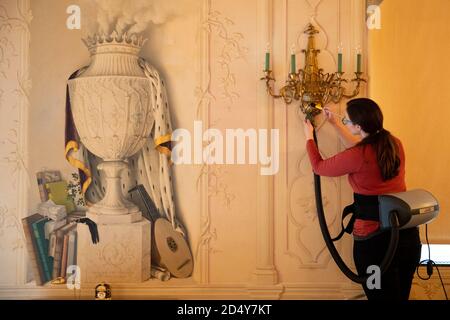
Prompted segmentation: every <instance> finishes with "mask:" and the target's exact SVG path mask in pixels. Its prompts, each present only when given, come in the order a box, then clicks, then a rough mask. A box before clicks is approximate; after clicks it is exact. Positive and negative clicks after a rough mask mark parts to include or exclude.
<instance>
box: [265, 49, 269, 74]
mask: <svg viewBox="0 0 450 320" xmlns="http://www.w3.org/2000/svg"><path fill="white" fill-rule="evenodd" d="M269 68H270V52H266V63H265V65H264V71H269Z"/></svg>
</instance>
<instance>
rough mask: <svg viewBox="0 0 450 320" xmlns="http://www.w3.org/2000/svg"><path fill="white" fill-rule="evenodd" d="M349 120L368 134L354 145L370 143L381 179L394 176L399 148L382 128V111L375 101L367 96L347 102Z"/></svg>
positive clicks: (389, 134)
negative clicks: (375, 156)
mask: <svg viewBox="0 0 450 320" xmlns="http://www.w3.org/2000/svg"><path fill="white" fill-rule="evenodd" d="M347 113H348V116H349V118H350V121H352V122H353V124H355V125H359V126H360V127H361V129H362V130H364V132H366V133H368V134H369V135H368V136H367V137H365V138H364V139H363V140H361V141H360V142H359V143H358V144H357V145H356V146H366V145H372V146H373V148H374V149H375V153H376V155H377V161H378V166H379V167H380V171H381V176H382V178H383V181H386V180H390V179H392V178H394V177H396V176H397V175H398V173H399V168H400V157H399V148H398V145H397V143H396V141H395V140H394V137H393V136H392V135H391V133H390V132H389V131H387V130H386V129H384V128H383V113H382V112H381V109H380V107H379V106H378V104H376V102H375V101H373V100H371V99H367V98H358V99H353V100H350V101H349V102H347Z"/></svg>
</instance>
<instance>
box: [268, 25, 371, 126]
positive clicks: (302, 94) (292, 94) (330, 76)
mask: <svg viewBox="0 0 450 320" xmlns="http://www.w3.org/2000/svg"><path fill="white" fill-rule="evenodd" d="M304 33H305V34H307V35H308V46H307V49H306V50H302V52H303V53H304V54H305V67H304V69H299V70H298V71H297V72H295V73H292V72H290V73H289V74H288V78H287V80H286V85H285V86H284V87H282V88H281V89H280V92H279V94H276V93H275V90H274V88H273V84H272V82H275V81H276V80H275V78H274V77H273V75H272V70H264V74H265V76H264V77H263V78H261V80H265V81H266V88H267V92H268V93H269V94H270V96H272V97H274V98H276V99H279V98H283V100H284V102H285V103H286V104H291V103H292V102H293V101H294V100H296V101H300V110H301V111H302V112H303V113H304V114H305V115H306V117H307V118H308V119H310V120H313V119H314V116H316V115H318V114H320V112H321V111H322V106H324V105H326V104H328V103H330V102H334V103H339V101H341V99H343V98H347V99H350V98H353V97H355V96H357V95H358V94H359V90H360V87H361V82H366V80H365V79H363V78H362V75H363V73H362V72H358V71H357V72H355V78H353V79H351V80H350V82H352V83H353V82H354V83H355V87H354V89H353V91H351V92H350V93H346V88H345V87H344V83H348V82H349V80H347V79H344V78H343V75H344V72H335V73H324V71H323V69H320V68H319V66H318V62H317V54H318V53H319V52H320V50H317V49H315V41H314V35H315V34H316V33H319V31H318V30H317V29H315V28H314V26H313V25H312V24H308V26H307V28H306V30H305V31H304Z"/></svg>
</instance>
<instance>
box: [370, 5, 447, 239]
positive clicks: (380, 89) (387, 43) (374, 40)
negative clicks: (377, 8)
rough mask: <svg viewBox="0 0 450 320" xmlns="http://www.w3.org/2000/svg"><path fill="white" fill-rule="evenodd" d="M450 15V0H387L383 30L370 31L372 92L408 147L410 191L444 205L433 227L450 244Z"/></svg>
mask: <svg viewBox="0 0 450 320" xmlns="http://www.w3.org/2000/svg"><path fill="white" fill-rule="evenodd" d="M449 12H450V2H449V1H447V0H433V1H427V2H426V4H425V3H424V2H423V1H419V0H412V1H411V0H396V1H384V2H383V3H382V5H381V17H382V18H381V23H382V24H381V29H380V30H372V31H370V32H369V39H370V43H369V55H370V65H369V68H370V89H369V92H370V93H369V94H370V96H371V97H372V98H373V99H374V100H376V101H377V102H379V104H380V106H381V107H382V109H383V113H384V116H385V127H386V128H388V130H391V131H392V132H393V133H394V134H395V135H397V136H398V137H399V138H400V139H401V140H402V142H403V144H404V146H405V150H406V179H407V186H408V188H409V189H413V188H424V189H426V190H429V191H430V192H432V193H433V194H434V195H435V196H436V197H437V198H438V199H439V201H440V205H441V213H440V215H439V217H438V218H437V220H436V221H435V222H433V223H431V224H430V225H429V229H428V236H429V239H430V241H431V242H434V243H450V232H449V230H450V216H449V215H448V212H449V211H450V171H449V164H450V144H449V143H448V134H449V132H450V131H449V126H448V119H449V118H450V108H449V107H448V104H449V102H450V90H449V89H448V88H449V86H450V81H449V79H448V78H447V72H448V71H450V61H449V59H448V57H449V55H450V43H449V41H448V39H449V37H450V24H449V22H448V19H449ZM423 229H424V228H422V231H423ZM422 240H423V241H425V237H424V234H422Z"/></svg>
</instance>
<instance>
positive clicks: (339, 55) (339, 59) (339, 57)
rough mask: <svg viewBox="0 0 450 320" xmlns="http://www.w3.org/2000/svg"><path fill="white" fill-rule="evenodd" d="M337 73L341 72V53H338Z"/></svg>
mask: <svg viewBox="0 0 450 320" xmlns="http://www.w3.org/2000/svg"><path fill="white" fill-rule="evenodd" d="M338 72H339V73H341V72H342V53H341V52H339V53H338Z"/></svg>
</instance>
